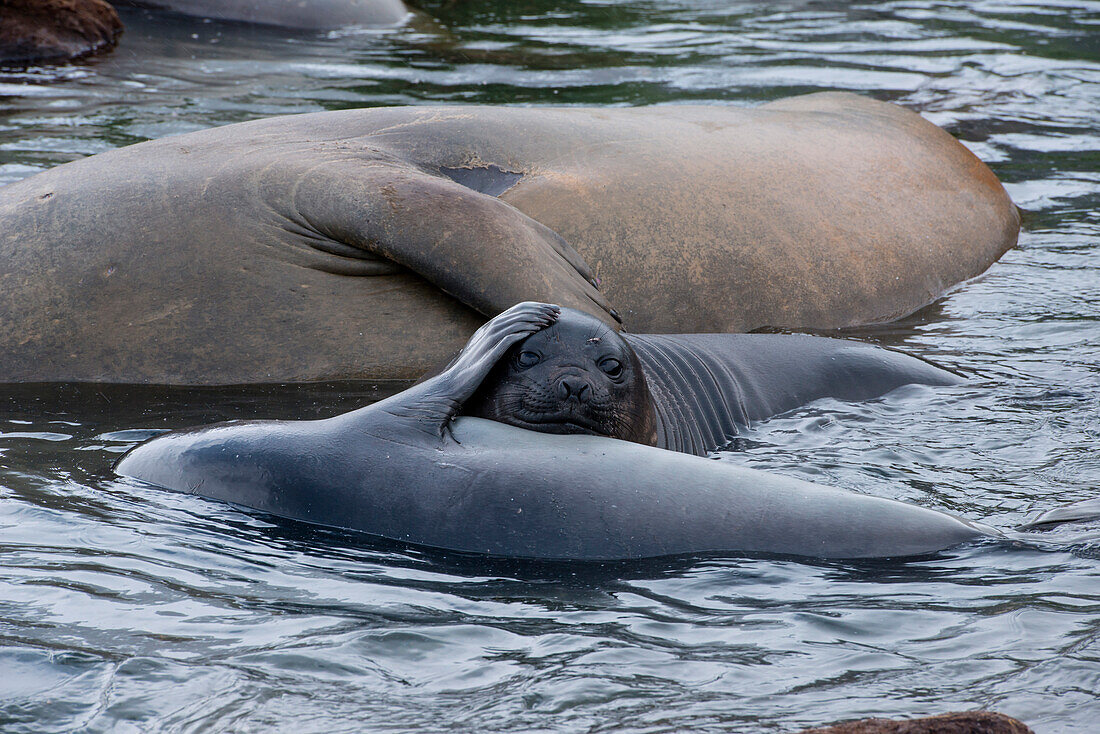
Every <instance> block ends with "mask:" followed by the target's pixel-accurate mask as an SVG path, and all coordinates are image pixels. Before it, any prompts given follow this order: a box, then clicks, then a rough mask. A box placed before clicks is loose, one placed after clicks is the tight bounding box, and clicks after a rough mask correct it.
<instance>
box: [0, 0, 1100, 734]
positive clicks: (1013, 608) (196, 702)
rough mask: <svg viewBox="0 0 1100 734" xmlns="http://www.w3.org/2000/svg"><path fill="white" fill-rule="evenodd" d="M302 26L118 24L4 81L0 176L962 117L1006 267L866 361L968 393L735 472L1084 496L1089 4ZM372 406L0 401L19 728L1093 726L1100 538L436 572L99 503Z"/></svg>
mask: <svg viewBox="0 0 1100 734" xmlns="http://www.w3.org/2000/svg"><path fill="white" fill-rule="evenodd" d="M423 7H424V8H425V9H426V10H427V12H426V13H423V14H421V15H420V16H418V17H417V18H416V19H415V20H414V21H413V23H412V24H410V25H409V26H408V27H406V28H402V29H395V30H381V31H379V30H373V31H359V32H351V31H348V32H340V33H333V34H327V35H309V34H304V35H303V34H291V33H287V32H283V31H275V30H266V29H255V28H248V27H245V26H236V25H231V24H215V23H204V22H200V21H187V20H181V19H178V18H176V19H173V18H171V17H170V16H167V15H164V14H153V13H143V12H140V11H127V12H126V13H125V14H124V21H125V22H126V23H127V27H128V29H127V32H126V35H125V36H124V37H123V44H122V47H121V48H120V49H119V50H118V51H117V52H116V53H114V54H113V55H110V56H107V57H105V58H103V59H100V60H96V61H91V62H88V63H85V64H78V65H73V66H67V67H63V68H58V69H30V70H27V71H24V72H4V73H0V182H8V181H14V180H18V179H20V178H22V177H24V176H27V175H30V174H32V173H34V172H36V171H39V170H42V169H44V168H47V167H49V166H51V165H55V164H58V163H62V162H65V161H68V160H73V159H76V158H79V157H82V156H84V155H88V154H91V153H95V152H99V151H102V150H106V149H110V148H114V147H117V146H120V145H124V144H127V143H132V142H136V141H139V140H143V139H147V138H152V137H159V136H162V135H167V134H170V133H176V132H184V131H189V130H195V129H199V128H203V127H207V126H210V125H215V124H222V123H228V122H236V121H240V120H246V119H254V118H257V117H264V116H268V115H272V114H280V113H289V112H304V111H314V110H319V109H337V108H346V107H359V106H373V105H387V104H419V103H429V102H469V103H508V104H511V103H551V104H629V105H634V104H650V103H676V102H681V101H692V102H700V101H702V102H714V103H721V104H753V103H757V102H760V101H763V100H768V99H773V98H778V97H783V96H788V95H791V94H796V93H802V92H808V91H815V90H820V89H847V90H854V91H859V92H863V93H867V94H870V95H872V96H875V97H878V98H881V99H888V100H894V101H898V102H901V103H902V104H905V105H907V106H910V107H913V108H915V109H917V110H919V111H920V112H922V113H923V114H924V115H925V116H927V117H929V118H930V119H932V120H934V121H935V122H937V123H939V124H941V125H943V126H945V127H947V128H948V129H949V130H950V131H951V132H953V133H954V134H955V135H957V136H958V137H959V138H960V139H961V140H962V141H963V142H964V143H966V144H967V145H968V146H969V147H970V148H971V149H973V150H974V151H975V152H976V153H978V154H979V155H980V156H981V157H982V158H983V159H984V160H986V161H987V162H988V163H990V165H991V166H992V167H993V168H994V170H995V171H996V172H997V174H998V175H999V176H1000V177H1001V178H1002V180H1004V181H1005V182H1006V184H1007V186H1008V189H1009V192H1010V193H1011V195H1012V196H1013V198H1014V200H1015V201H1016V202H1017V204H1018V205H1019V206H1020V207H1022V208H1023V209H1024V210H1025V228H1026V230H1025V232H1024V233H1023V234H1022V236H1021V240H1020V247H1019V248H1018V249H1016V250H1014V251H1012V252H1010V253H1008V255H1006V256H1005V258H1004V259H1003V260H1002V261H1001V262H1000V263H998V264H997V265H995V266H994V267H993V268H991V269H990V270H989V272H988V273H987V274H985V275H984V276H982V277H980V278H978V279H977V280H975V281H972V282H970V283H967V284H965V285H963V286H960V287H958V288H956V289H955V290H954V291H953V292H952V293H950V294H949V295H947V296H946V297H944V298H943V299H941V300H940V301H939V302H938V303H936V304H935V305H934V306H932V307H930V308H928V309H926V310H925V311H923V312H922V313H920V314H917V315H916V316H914V317H912V318H910V319H907V320H906V321H905V322H903V323H900V324H895V325H891V326H888V327H877V328H872V329H864V330H860V331H859V332H858V333H857V335H858V336H860V337H862V338H867V339H872V340H876V341H880V342H883V343H887V344H890V345H894V346H901V347H904V348H907V349H910V350H913V351H916V352H919V353H922V354H926V355H931V356H934V357H936V358H937V359H939V360H941V361H943V362H946V363H948V364H951V365H955V366H957V367H959V368H961V369H964V370H966V371H968V372H970V373H971V374H972V375H973V376H974V377H973V379H972V380H971V381H970V383H968V384H967V385H966V386H964V387H960V388H951V389H929V388H905V389H902V390H900V391H897V392H895V393H894V394H892V395H890V396H888V397H887V398H885V399H882V400H878V401H874V402H871V403H867V404H861V405H851V404H844V403H839V402H835V401H826V402H823V403H819V404H815V405H813V406H810V407H807V408H805V409H803V410H800V411H798V412H796V413H794V414H791V415H787V416H783V417H781V418H778V419H774V420H771V421H768V422H766V423H762V424H760V425H758V426H755V427H754V428H753V429H751V430H749V431H747V432H746V433H745V434H744V436H742V437H741V438H740V439H739V440H738V441H737V442H736V443H735V444H734V446H733V447H732V449H731V451H729V452H727V453H726V454H725V455H724V456H723V460H726V461H732V462H737V463H744V464H748V465H751V466H754V467H758V468H764V469H767V470H769V471H774V472H778V473H786V474H791V475H795V476H799V477H803V478H807V479H811V480H814V481H818V482H822V483H826V484H832V485H836V486H843V487H849V488H851V489H854V490H857V491H861V492H867V493H872V494H879V495H883V496H890V497H897V498H901V499H905V500H907V501H910V502H914V503H918V504H922V505H926V506H929V507H935V508H939V509H946V510H950V511H953V512H957V513H959V514H961V515H964V516H966V517H968V518H971V519H978V520H984V521H987V522H990V523H992V524H995V525H998V526H1001V527H1007V526H1010V525H1012V524H1014V523H1017V522H1020V521H1022V520H1024V519H1025V518H1027V517H1029V516H1030V515H1032V514H1034V513H1036V512H1038V511H1041V510H1044V509H1048V508H1051V507H1054V506H1057V505H1060V504H1064V503H1067V502H1070V501H1074V500H1081V499H1087V498H1092V497H1095V496H1096V495H1097V493H1098V492H1100V453H1098V452H1097V445H1098V439H1100V368H1098V364H1100V247H1098V243H1100V239H1098V236H1100V215H1098V213H1097V211H1098V205H1100V3H1098V2H1086V1H1084V0H1066V1H1063V2H1044V3H1026V2H963V1H962V0H956V1H954V2H931V1H929V0H904V1H899V2H865V3H848V2H839V1H828V2H812V1H805V2H796V1H789V2H730V1H729V0H725V1H724V2H718V1H717V0H692V1H689V0H681V1H680V2H675V1H673V0H653V1H652V2H633V3H615V2H609V1H600V2H580V1H578V0H556V1H551V0H527V1H526V2H515V1H514V0H512V1H510V2H497V3H493V2H487V1H483V0H474V1H468V2H461V3H452V2H446V1H445V0H435V1H434V2H430V3H429V2H425V3H423ZM376 396H377V393H376V392H375V391H373V390H372V389H371V386H363V385H326V386H315V387H311V388H308V389H307V388H285V389H269V390H250V391H245V392H241V393H227V392H221V391H184V390H155V389H143V390H140V391H127V390H123V389H119V388H99V387H95V386H85V387H80V388H78V387H73V386H60V387H58V386H55V387H39V388H34V387H23V388H18V389H14V388H9V389H4V390H0V669H2V670H4V671H5V675H3V676H0V727H2V728H3V729H4V731H12V732H18V731H28V732H29V731H34V732H43V731H72V730H80V731H123V732H124V731H228V730H232V731H294V732H296V733H298V732H307V731H318V732H322V731H323V732H330V731H363V730H378V731H414V730H415V731H434V730H441V729H444V728H446V729H454V730H460V731H470V730H481V731H524V732H527V731H554V732H565V731H569V732H573V731H592V732H598V731H616V732H620V731H621V732H661V731H687V730H691V731H700V732H702V731H737V732H757V731H790V730H793V729H797V728H798V727H799V726H803V725H807V726H808V725H813V724H821V723H825V722H829V721H834V720H838V719H843V718H850V717H858V716H868V715H879V716H913V715H920V714H930V713H936V712H942V711H945V710H952V709H956V710H957V709H967V708H974V707H989V708H994V709H997V710H1000V711H1004V712H1006V713H1009V714H1011V715H1014V716H1017V717H1019V718H1021V719H1023V720H1024V721H1026V722H1028V723H1029V724H1031V725H1032V726H1033V727H1034V728H1035V729H1036V731H1038V732H1042V733H1047V732H1082V731H1089V730H1091V729H1093V728H1095V726H1096V724H1095V722H1096V721H1100V702H1098V701H1097V693H1096V692H1097V691H1098V690H1100V562H1098V558H1100V525H1097V524H1093V525H1079V526H1067V527H1064V528H1062V529H1060V530H1057V531H1054V532H1053V533H1048V534H1045V535H1043V536H1040V538H1039V540H1040V541H1041V542H1039V543H1036V544H1030V545H1023V544H1007V543H1002V544H980V545H975V546H968V547H964V548H959V549H956V550H954V551H951V552H949V553H944V554H942V555H940V556H937V557H935V558H929V559H924V560H922V561H919V562H912V563H906V564H898V563H880V564H862V565H853V564H844V563H817V564H812V563H801V562H795V561H791V560H784V559H759V558H757V559H753V558H748V559H746V558H740V559H739V558H731V559H715V558H704V559H684V560H680V561H677V562H674V563H673V562H661V563H648V564H632V565H627V566H610V567H598V566H597V567H593V566H555V565H548V566H530V565H519V564H500V563H495V564H491V563H486V562H484V561H481V560H478V559H476V558H462V557H453V556H440V555H435V554H425V553H423V552H421V551H418V550H415V549H412V550H410V549H408V548H401V547H397V546H392V545H388V544H378V543H372V542H371V541H369V540H368V539H366V538H362V537H354V536H351V537H349V536H348V535H346V534H339V533H332V532H327V531H321V530H316V529H310V528H307V527H303V526H295V525H289V524H278V525H275V524H272V523H269V522H267V521H266V520H264V519H263V518H258V517H255V516H250V515H247V514H244V513H241V512H237V511H235V510H233V509H231V508H229V507H227V506H224V505H219V504H217V503H213V502H207V501H204V500H201V499H197V498H193V497H187V496H180V495H175V494H170V493H167V492H161V491H158V490H155V489H152V488H148V487H144V486H141V485H138V484H137V483H133V482H128V481H123V480H119V479H117V478H115V477H113V475H112V474H111V473H110V471H109V467H110V465H111V463H112V462H113V461H114V460H115V459H116V458H117V457H118V455H119V452H121V451H123V450H125V449H126V448H128V447H129V446H131V445H133V444H134V443H135V442H137V441H139V440H141V439H142V438H144V437H147V436H149V435H152V434H153V433H155V432H157V431H160V430H163V429H165V428H169V427H174V426H183V425H188V424H194V423H202V422H208V421H213V420H218V419H223V418H229V417H258V416H265V417H266V416H284V417H289V416H301V417H310V416H319V415H326V414H329V413H333V412H338V411H340V410H343V409H347V408H349V407H351V406H354V405H357V404H359V403H361V402H364V401H369V400H370V399H372V398H373V397H376Z"/></svg>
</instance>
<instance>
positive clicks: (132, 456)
mask: <svg viewBox="0 0 1100 734" xmlns="http://www.w3.org/2000/svg"><path fill="white" fill-rule="evenodd" d="M556 315H557V310H556V309H555V308H554V307H552V306H546V305H545V304H520V305H519V306H517V307H514V308H512V309H510V310H509V311H507V312H505V313H504V314H502V315H500V316H498V317H497V318H495V319H493V320H492V321H490V322H489V323H487V324H486V325H485V326H483V327H482V328H481V329H480V330H478V332H477V333H475V334H474V336H473V338H472V339H471V340H470V342H469V344H468V345H467V346H466V348H465V349H463V351H462V353H461V354H460V355H459V356H458V357H457V358H456V360H455V361H454V362H453V363H452V364H451V365H450V367H449V368H448V369H446V370H444V371H443V372H442V373H441V374H439V375H437V376H435V377H433V378H431V379H430V380H427V381H425V382H423V383H420V384H418V385H416V386H414V387H413V388H410V389H409V390H407V391H405V392H402V393H399V394H397V395H395V396H393V397H391V398H388V399H386V400H383V401H381V402H378V403H375V404H374V405H371V406H369V407H366V408H362V409H360V410H356V411H354V412H351V413H346V414H344V415H340V416H337V417H335V418H330V419H326V420H319V421H285V422H278V421H257V422H237V423H227V424H221V425H216V426H212V427H209V428H201V429H197V430H191V431H182V432H177V433H171V434H168V435H165V436H161V437H159V438H155V439H153V440H152V441H150V442H148V443H145V444H142V445H141V446H138V447H137V448H135V449H134V450H132V451H131V452H130V453H128V454H127V455H126V456H125V457H123V459H122V460H121V461H120V462H119V464H118V466H117V467H116V471H117V472H118V473H119V474H122V475H124V476H129V477H134V478H136V479H141V480H144V481H147V482H150V483H152V484H156V485H159V486H162V487H167V488H169V489H174V490H179V491H183V492H189V493H193V494H198V495H201V496H203V497H209V498H212V499H218V500H224V501H227V502H232V503H235V504H238V505H242V506H244V507H249V508H253V509H255V510H259V511H261V512H265V513H270V514H272V515H276V516H279V517H286V518H292V519H295V520H303V521H306V522H312V523H318V524H321V525H331V526H337V527H344V528H351V529H355V530H360V531H363V532H366V533H370V534H372V535H376V536H381V537H385V538H390V539H393V540H399V541H403V542H408V543H414V544H417V545H423V546H430V547H435V548H443V549H448V550H455V551H466V552H476V553H485V554H489V555H493V556H506V557H512V558H538V559H570V560H617V559H634V558H647V557H657V556H668V555H680V554H687V553H705V552H726V553H745V552H752V553H774V554H784V555H797V556H812V557H818V558H865V557H902V556H909V555H916V554H925V553H930V552H934V551H938V550H941V549H943V548H947V547H950V546H953V545H957V544H959V543H963V542H966V541H969V540H974V539H977V538H982V537H988V536H993V535H994V534H995V533H994V532H993V531H990V530H987V529H984V528H982V527H980V526H977V525H973V524H971V523H968V522H966V521H964V520H961V519H958V518H956V517H953V516H950V515H947V514H944V513H940V512H935V511H932V510H927V509H924V508H920V507H915V506H911V505H906V504H903V503H900V502H895V501H892V500H887V499H880V498H877V497H869V496H866V495H859V494H853V493H850V492H844V491H841V490H836V489H830V488H827V487H820V486H816V485H813V484H810V483H808V482H803V481H799V480H796V479H788V478H784V477H777V476H771V475H769V474H766V473H764V472H760V471H753V470H749V469H741V468H737V467H734V466H732V465H730V464H727V463H725V462H716V461H711V460H707V459H704V458H700V457H696V456H688V455H685V454H682V453H677V452H673V451H665V450H663V449H659V448H654V447H651V446H643V445H639V444H636V443H628V442H625V441H618V440H615V439H611V438H604V437H601V436H586V435H550V434H545V433H535V432H533V431H527V430H523V429H521V428H516V427H513V426H508V425H504V424H502V423H497V422H494V421H488V420H484V419H480V418H469V417H465V418H456V416H457V414H458V413H459V411H461V409H462V406H463V405H464V404H465V403H466V402H467V401H468V400H469V399H470V398H471V396H472V395H473V394H474V393H475V392H476V390H477V388H478V387H479V385H480V384H481V382H482V380H483V379H484V378H485V376H486V375H487V374H488V373H489V371H490V370H491V369H492V367H493V365H494V364H496V363H497V361H498V360H500V358H501V357H502V356H503V355H504V354H505V353H506V352H507V350H508V349H509V347H510V346H511V345H512V344H514V343H516V342H518V341H520V340H521V339H523V338H525V337H526V336H528V335H529V334H531V333H533V332H535V331H537V330H539V329H540V328H542V327H544V326H546V325H547V324H549V323H551V322H553V321H554V319H555V317H556Z"/></svg>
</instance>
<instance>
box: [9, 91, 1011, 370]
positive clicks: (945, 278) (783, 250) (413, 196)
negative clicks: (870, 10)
mask: <svg viewBox="0 0 1100 734" xmlns="http://www.w3.org/2000/svg"><path fill="white" fill-rule="evenodd" d="M582 142H583V144H582ZM1017 230H1018V219H1017V213H1016V209H1015V207H1014V206H1013V205H1012V203H1011V202H1010V201H1009V199H1008V197H1007V196H1006V194H1005V192H1004V190H1003V188H1002V187H1001V185H1000V184H999V183H998V181H997V180H996V178H995V177H994V176H993V174H992V173H991V172H990V171H989V169H988V168H986V166H985V165H983V164H982V163H981V162H980V161H979V160H978V159H977V158H975V157H974V156H973V155H972V154H971V153H970V152H969V151H967V150H966V149H965V148H964V147H963V146H962V145H960V144H959V143H958V142H956V141H955V140H954V139H953V138H952V137H951V136H950V135H948V134H947V133H945V132H944V131H942V130H940V129H939V128H937V127H936V126H935V125H932V124H931V123H928V122H926V121H925V120H923V119H921V118H920V117H919V116H918V115H916V114H914V113H912V112H909V111H907V110H905V109H902V108H901V107H897V106H895V105H891V104H886V103H882V102H876V101H874V100H869V99H864V98H862V97H858V96H855V95H850V94H836V93H825V94H814V95H809V96H805V97H798V98H794V99H790V100H782V101H779V102H773V103H770V104H766V105H763V106H761V107H757V108H752V109H741V108H735V107H718V106H715V107H692V106H669V107H656V108H638V109H618V108H616V109H582V108H563V109H536V108H494V107H449V108H440V107H401V108H383V109H369V110H348V111H341V112H322V113H315V114H308V115H299V116H290V117H280V118H272V119H268V120H260V121H255V122H248V123H241V124H237V125H230V126H226V127H221V128H216V129H212V130H205V131H201V132H196V133H190V134H187V135H180V136H175V137H170V138H165V139H162V140H157V141H151V142H148V143H142V144H139V145H134V146H131V147H128V148H122V149H119V150H115V151H110V152H107V153H103V154H100V155H96V156H92V157H90V158H87V159H84V160H81V161H77V162H74V163H69V164H66V165H63V166H60V167H58V168H55V169H53V170H50V171H47V172H44V173H42V174H39V175H37V176H33V177H31V178H29V179H26V180H24V181H21V182H18V183H16V184H12V185H10V186H7V187H4V188H2V189H0V380H5V381H17V382H33V381H37V382H43V381H100V382H104V381H105V382H123V383H127V382H129V383H135V382H141V383H159V384H165V383H167V384H232V383H258V382H294V381H308V380H329V379H357V378H363V379H408V380H412V379H415V378H416V377H417V376H418V375H420V374H423V373H424V372H425V371H427V370H428V369H430V368H431V367H432V366H434V365H438V364H441V363H442V362H444V360H445V359H446V358H447V357H448V356H449V355H451V354H454V352H455V351H456V350H457V349H459V348H460V347H461V346H462V344H464V343H465V341H466V339H467V338H468V337H469V335H470V334H471V333H473V331H474V330H475V329H476V328H477V327H478V325H480V324H481V323H483V322H484V319H485V317H487V316H493V315H495V314H497V313H500V312H501V311H502V310H504V309H505V308H507V307H508V306H510V305H512V304H514V303H517V302H519V301H523V300H539V301H547V302H553V303H560V304H562V305H564V306H569V307H573V308H578V309H580V310H585V311H588V312H589V313H593V314H594V315H596V316H598V317H600V318H603V319H604V320H605V321H607V322H608V323H614V319H613V318H612V317H611V316H610V315H609V313H610V311H611V304H614V307H615V309H617V310H618V312H619V314H621V316H622V319H623V323H624V325H625V326H626V327H627V328H628V329H629V330H630V331H632V332H642V333H680V332H689V333H707V332H714V333H727V332H739V331H749V330H754V329H757V328H759V327H765V326H771V327H778V328H786V329H824V328H833V327H842V326H849V325H854V324H865V323H872V322H882V321H887V320H890V319H893V318H896V317H899V316H901V315H904V314H907V313H910V312H912V311H913V310H915V309H918V308H920V307H922V306H924V305H926V304H928V303H929V302H930V301H932V300H933V299H934V298H936V297H937V296H938V295H939V294H940V293H942V292H943V290H944V289H945V288H946V287H947V286H949V285H951V284H953V283H957V282H959V281H960V280H964V279H966V278H969V277H971V276H973V275H976V274H978V273H980V272H982V271H983V270H984V269H985V268H986V267H988V265H989V264H990V263H991V262H993V261H994V260H995V259H996V258H997V257H999V256H1000V254H1001V253H1003V252H1004V251H1005V250H1006V249H1007V248H1009V247H1011V246H1012V245H1013V243H1014V242H1015V239H1016V234H1017ZM593 276H596V277H598V278H599V279H601V280H602V285H601V291H602V294H601V292H599V291H597V290H596V289H595V288H594V287H593V286H592V284H591V283H590V282H589V280H590V279H591V278H592V277H593Z"/></svg>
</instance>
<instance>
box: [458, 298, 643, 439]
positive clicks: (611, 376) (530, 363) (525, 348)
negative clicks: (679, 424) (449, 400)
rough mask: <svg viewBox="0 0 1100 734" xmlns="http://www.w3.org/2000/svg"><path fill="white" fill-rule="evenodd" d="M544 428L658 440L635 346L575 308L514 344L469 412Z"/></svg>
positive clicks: (525, 425) (526, 426) (503, 421)
mask: <svg viewBox="0 0 1100 734" xmlns="http://www.w3.org/2000/svg"><path fill="white" fill-rule="evenodd" d="M463 412H464V413H466V414H468V415H474V416H479V417H482V418H489V419H491V420H495V421H499V422H501V423H508V424H510V425H513V426H518V427H520V428H526V429H528V430H532V431H541V432H543V433H586V434H591V435H599V436H610V437H612V438H619V439H622V440H624V441H633V442H635V443H642V444H647V445H650V446H654V445H656V443H657V429H656V418H655V416H654V412H653V403H652V400H651V398H650V395H649V388H648V387H647V385H646V381H645V375H644V374H643V373H642V366H641V364H639V362H638V358H637V357H636V356H635V354H634V351H633V350H632V349H631V348H630V346H629V345H628V344H627V343H626V342H625V341H623V339H622V337H620V336H619V335H618V334H617V333H616V332H615V331H613V330H611V329H610V328H608V327H607V326H606V325H605V324H604V323H602V322H601V321H599V320H598V319H596V318H594V317H592V316H589V315H588V314H585V313H582V312H580V311H575V310H573V309H569V308H563V309H562V310H561V316H560V317H559V318H558V320H557V322H555V323H554V324H553V325H552V326H550V327H549V328H546V329H543V330H542V331H539V332H536V333H535V334H532V335H531V336H529V337H527V339H525V340H524V341H522V342H520V343H518V344H516V345H515V346H513V347H512V348H511V349H510V350H509V351H508V353H507V354H505V355H504V357H503V358H502V359H501V360H500V361H499V362H498V363H497V365H496V366H495V367H494V368H493V370H492V372H490V373H489V376H488V377H487V378H486V379H485V381H484V382H483V383H482V385H481V387H480V389H479V390H478V391H477V393H476V394H475V395H474V397H473V398H472V399H471V400H470V401H469V402H468V403H467V404H466V408H465V410H464V411H463Z"/></svg>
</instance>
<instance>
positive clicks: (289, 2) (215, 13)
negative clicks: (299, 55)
mask: <svg viewBox="0 0 1100 734" xmlns="http://www.w3.org/2000/svg"><path fill="white" fill-rule="evenodd" d="M119 4H121V5H133V6H137V7H143V8H158V9H163V10H171V11H173V12H176V13H180V14H182V15H193V16H195V17H198V18H210V19H212V20H232V21H240V22H244V23H261V24H264V25H278V26H285V27H288V28H301V29H303V30H322V29H328V28H341V27H343V26H351V25H364V26H391V25H397V24H399V23H401V22H402V21H403V20H404V19H405V18H406V17H408V14H409V11H408V9H407V8H406V7H405V6H404V4H403V3H402V2H401V0H121V2H120V3H119Z"/></svg>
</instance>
